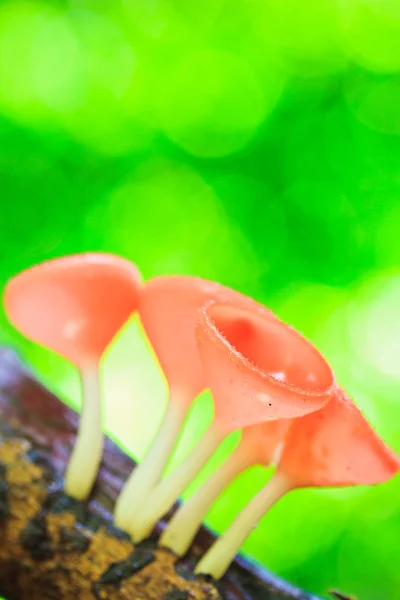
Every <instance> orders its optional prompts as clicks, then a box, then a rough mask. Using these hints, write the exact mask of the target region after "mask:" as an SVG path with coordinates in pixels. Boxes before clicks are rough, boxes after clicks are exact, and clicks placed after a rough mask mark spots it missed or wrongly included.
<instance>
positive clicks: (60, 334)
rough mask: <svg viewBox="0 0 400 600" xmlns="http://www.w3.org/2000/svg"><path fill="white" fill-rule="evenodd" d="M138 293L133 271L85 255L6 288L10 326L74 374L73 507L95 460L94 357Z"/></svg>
mask: <svg viewBox="0 0 400 600" xmlns="http://www.w3.org/2000/svg"><path fill="white" fill-rule="evenodd" d="M140 286H141V277H140V274H139V271H138V270H137V269H136V267H135V266H134V265H133V264H132V263H130V262H129V261H127V260H124V259H122V258H119V257H117V256H113V255H111V254H103V253H87V254H78V255H73V256H66V257H64V258H57V259H54V260H50V261H48V262H45V263H42V264H40V265H38V266H35V267H32V268H30V269H28V270H26V271H23V272H22V273H20V274H19V275H17V276H16V277H14V278H13V279H11V280H10V281H9V283H8V284H7V286H6V289H5V294H4V305H5V310H6V313H7V316H8V318H9V320H10V321H11V322H12V323H13V325H14V326H15V327H16V328H17V329H19V330H20V331H21V332H22V333H23V334H24V335H25V336H26V337H27V338H29V339H31V340H33V341H35V342H37V343H38V344H41V345H42V346H45V347H47V348H49V349H50V350H53V351H54V352H56V353H58V354H59V355H61V356H63V357H64V358H66V359H67V360H68V361H70V362H71V363H73V364H74V365H75V366H76V367H77V368H78V369H79V372H80V376H81V384H82V392H83V403H82V413H81V417H80V423H79V431H78V435H77V440H76V444H75V447H74V449H73V452H72V455H71V458H70V462H69V465H68V467H67V471H66V475H65V491H66V492H67V494H69V495H70V496H73V497H75V498H77V499H79V500H84V499H86V498H87V497H88V495H89V493H90V490H91V489H92V486H93V483H94V480H95V478H96V475H97V471H98V468H99V464H100V461H101V454H102V446H103V434H102V415H101V398H100V382H99V363H100V358H101V356H102V354H103V353H104V351H105V349H106V347H107V346H108V345H109V344H110V342H111V341H112V339H113V338H114V336H115V335H116V334H117V332H118V330H119V329H120V328H121V327H122V326H123V325H124V323H125V322H126V321H127V319H128V318H129V317H130V315H131V314H132V313H133V312H134V311H135V310H136V309H137V306H138V295H139V289H140Z"/></svg>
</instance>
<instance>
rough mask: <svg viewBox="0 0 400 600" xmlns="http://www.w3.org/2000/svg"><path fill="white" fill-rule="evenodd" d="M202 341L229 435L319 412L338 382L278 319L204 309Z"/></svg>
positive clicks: (230, 307)
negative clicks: (243, 429) (267, 423)
mask: <svg viewBox="0 0 400 600" xmlns="http://www.w3.org/2000/svg"><path fill="white" fill-rule="evenodd" d="M197 339H198V347H199V352H200V355H201V358H202V362H203V366H204V371H205V375H206V378H207V381H208V384H209V387H210V388H211V391H212V394H213V398H214V404H215V419H216V422H218V423H219V424H220V425H222V426H223V427H225V428H226V429H228V430H233V429H239V428H242V427H245V426H247V425H253V424H255V423H259V422H261V421H268V420H273V419H292V418H295V417H299V416H303V415H305V414H307V413H310V412H313V411H315V410H317V409H319V408H321V407H322V406H324V404H326V403H327V402H328V401H329V400H330V398H331V395H332V392H333V389H334V384H335V379H334V375H333V372H332V369H331V368H330V366H329V365H328V363H327V362H326V361H325V359H324V358H323V357H322V355H321V354H320V353H319V352H318V351H317V350H316V349H315V348H314V346H312V344H311V343H310V342H308V341H307V340H306V339H305V338H303V337H302V336H301V335H300V334H299V333H297V332H296V331H295V330H294V329H292V328H291V327H289V326H288V325H286V324H284V323H282V321H279V320H278V319H271V318H266V316H265V315H263V314H262V313H260V312H257V311H254V310H251V309H249V308H248V307H247V308H243V306H240V305H238V304H233V303H224V304H216V303H208V304H207V305H206V306H205V307H203V308H202V309H201V310H200V317H199V321H198V324H197Z"/></svg>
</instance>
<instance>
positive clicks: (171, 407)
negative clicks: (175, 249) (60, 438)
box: [114, 275, 275, 532]
mask: <svg viewBox="0 0 400 600" xmlns="http://www.w3.org/2000/svg"><path fill="white" fill-rule="evenodd" d="M211 299H214V300H219V301H224V300H228V299H231V300H232V301H234V302H235V303H237V304H239V305H240V306H245V307H249V309H251V310H253V311H255V312H258V313H260V314H262V315H264V316H265V317H267V316H268V317H270V318H272V317H273V318H275V315H274V314H273V313H272V312H271V311H269V310H268V309H267V308H265V307H264V306H262V305H261V304H259V303H257V302H256V301H255V300H253V299H251V298H249V297H247V296H244V295H242V294H240V293H239V292H236V291H234V290H232V289H230V288H227V287H225V286H223V285H220V284H219V283H215V282H212V281H207V280H205V279H201V278H200V277H189V276H180V275H176V276H160V277H154V278H153V279H150V280H149V281H147V282H146V283H145V284H144V286H143V289H142V291H141V294H140V304H139V314H140V319H141V321H142V324H143V327H144V329H145V332H146V335H147V336H148V338H149V341H150V343H151V345H152V347H153V349H154V351H155V354H156V356H157V358H158V360H159V362H160V365H161V368H162V370H163V372H164V375H165V377H166V380H167V382H168V387H169V401H168V405H167V410H166V413H165V416H164V418H163V420H162V423H161V426H160V429H159V431H158V432H157V434H156V437H155V439H154V440H153V442H152V444H151V446H150V449H149V451H148V453H147V455H146V456H145V458H144V460H143V461H142V463H141V464H140V465H139V466H138V467H136V469H135V470H134V471H133V472H132V474H131V476H130V477H129V478H128V480H127V482H126V484H125V486H124V489H123V490H122V492H121V494H120V495H119V497H118V500H117V504H116V507H115V512H114V516H115V522H116V524H117V526H118V527H121V529H126V530H129V531H132V532H133V531H134V530H135V522H140V521H141V520H142V513H143V511H144V510H145V507H146V499H147V497H148V496H149V494H150V493H151V491H152V490H153V489H154V488H155V486H156V485H157V484H158V483H159V481H160V478H161V475H162V473H163V470H164V468H165V466H166V464H167V462H168V460H169V458H170V456H171V454H172V451H173V449H174V446H175V444H176V442H177V439H178V436H179V434H180V432H181V430H182V425H183V421H184V419H185V417H186V415H187V412H188V409H189V408H190V406H191V404H192V403H193V401H194V399H195V398H196V397H197V396H198V395H199V394H200V392H202V391H203V390H204V389H205V388H206V387H207V383H206V380H205V378H204V372H203V366H202V363H201V359H200V356H199V352H198V348H197V344H196V336H195V327H196V321H197V318H198V311H199V308H201V306H203V305H204V304H205V303H206V302H207V301H210V300H211Z"/></svg>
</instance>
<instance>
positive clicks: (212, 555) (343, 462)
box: [196, 388, 400, 578]
mask: <svg viewBox="0 0 400 600" xmlns="http://www.w3.org/2000/svg"><path fill="white" fill-rule="evenodd" d="M399 470H400V460H399V457H398V456H397V455H396V454H395V453H394V452H392V450H390V448H388V447H387V446H386V445H385V444H384V442H383V441H382V440H381V439H380V438H379V436H378V435H377V433H376V432H375V431H374V430H373V428H372V427H371V426H370V425H369V423H368V422H367V421H366V419H365V418H364V417H363V415H362V413H361V411H360V410H359V409H358V408H357V407H356V406H355V404H354V403H353V402H352V401H351V400H350V398H349V397H348V396H347V394H346V393H345V392H344V391H343V390H342V389H340V388H336V390H335V393H334V396H333V398H332V400H331V402H329V404H327V405H326V406H324V407H323V408H322V409H321V410H319V411H317V412H315V413H312V414H309V415H307V416H304V417H301V418H299V419H296V420H294V421H293V423H292V425H291V427H290V429H289V432H288V434H287V437H286V440H285V445H284V449H283V452H282V454H281V458H280V460H279V463H278V468H277V471H276V473H275V475H274V476H273V477H272V479H271V480H270V481H269V483H268V484H267V485H266V486H265V487H264V488H263V489H262V490H261V491H260V492H259V493H258V494H256V496H254V498H253V499H252V500H251V501H250V502H249V504H248V505H247V506H246V507H245V508H244V509H243V511H242V512H241V513H240V514H239V515H238V517H237V518H236V519H235V520H234V521H233V523H232V524H231V525H230V527H229V528H228V530H227V531H226V532H225V533H224V534H223V535H222V536H221V537H220V538H219V539H218V540H217V541H216V542H215V543H214V544H213V546H212V547H211V548H210V550H209V551H208V552H207V553H206V554H205V555H204V556H203V558H202V559H201V560H200V562H199V563H198V565H197V567H196V573H204V574H210V575H212V576H213V577H215V578H219V577H221V576H222V575H223V574H224V573H225V571H226V569H227V568H228V567H229V565H230V563H231V562H232V560H233V559H234V557H235V554H236V553H237V552H238V551H239V549H240V547H241V545H242V543H243V542H244V540H245V539H246V538H247V537H248V535H249V534H250V533H251V531H252V530H253V528H254V527H255V526H256V525H257V523H258V521H259V520H260V519H261V518H262V517H263V515H264V514H265V513H266V512H267V511H268V510H269V509H270V508H271V506H272V505H273V504H274V503H275V502H276V501H277V500H278V499H279V498H281V496H282V495H283V494H285V493H287V492H288V491H290V490H293V489H296V488H300V487H320V486H323V487H328V486H329V487H339V486H354V485H374V484H378V483H382V482H385V481H387V480H388V479H391V478H392V477H394V476H395V475H396V474H397V473H398V472H399Z"/></svg>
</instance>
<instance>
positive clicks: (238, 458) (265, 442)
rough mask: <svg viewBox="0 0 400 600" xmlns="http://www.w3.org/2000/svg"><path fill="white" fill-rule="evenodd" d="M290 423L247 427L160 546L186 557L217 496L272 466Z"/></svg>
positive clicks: (186, 504)
mask: <svg viewBox="0 0 400 600" xmlns="http://www.w3.org/2000/svg"><path fill="white" fill-rule="evenodd" d="M289 426H290V421H287V420H283V419H279V420H277V421H268V422H266V423H260V424H258V425H250V426H249V427H245V428H244V430H243V432H242V438H241V440H240V442H239V445H238V446H237V447H236V448H235V450H234V451H233V452H232V454H231V455H230V456H229V457H228V458H227V459H226V461H225V462H224V463H223V464H222V465H221V466H220V467H219V468H218V469H217V470H216V471H215V473H213V474H212V475H211V477H210V478H209V479H208V480H207V481H206V482H205V483H204V484H203V485H202V486H201V487H200V488H199V489H198V490H197V492H196V493H195V494H194V495H193V496H192V497H191V498H190V499H189V500H188V501H187V502H184V503H183V504H182V505H181V506H180V507H179V508H178V510H177V511H176V513H175V514H174V515H173V517H172V519H171V520H170V521H169V523H168V525H167V527H166V529H165V530H164V532H163V534H162V535H161V537H160V545H161V546H165V547H167V548H169V549H170V550H172V552H174V554H176V555H178V556H183V555H184V554H185V553H186V552H187V550H188V549H189V546H190V544H191V543H192V541H193V539H194V537H195V535H196V533H197V531H198V529H199V528H200V526H201V523H202V521H203V519H204V517H205V516H206V514H207V512H208V510H209V508H210V507H211V506H212V504H213V503H214V501H215V500H216V499H217V498H218V496H219V495H220V494H221V493H222V492H223V491H224V490H225V489H226V487H227V486H228V485H229V484H230V483H231V482H232V481H233V480H234V479H235V478H236V477H237V476H238V475H240V473H242V472H243V471H245V470H246V469H248V468H249V467H251V466H253V465H256V464H259V465H263V466H269V465H270V464H271V463H272V462H273V460H274V458H275V455H276V453H277V451H278V449H279V447H280V445H281V444H282V440H283V439H284V438H285V435H286V433H287V431H288V428H289Z"/></svg>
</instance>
